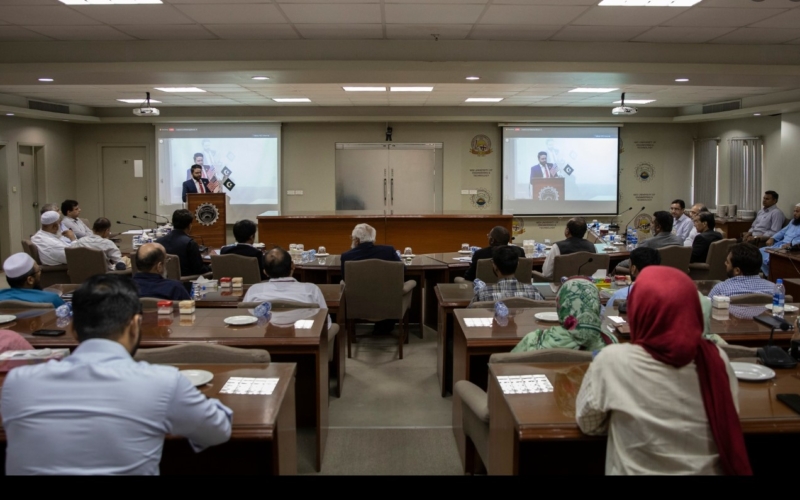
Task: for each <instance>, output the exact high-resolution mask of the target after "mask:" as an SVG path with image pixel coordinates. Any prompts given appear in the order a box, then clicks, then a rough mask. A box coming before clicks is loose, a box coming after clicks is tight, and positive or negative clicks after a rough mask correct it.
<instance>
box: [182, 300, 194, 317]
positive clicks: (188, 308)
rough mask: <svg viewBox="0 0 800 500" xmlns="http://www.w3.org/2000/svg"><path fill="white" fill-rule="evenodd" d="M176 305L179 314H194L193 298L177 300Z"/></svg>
mask: <svg viewBox="0 0 800 500" xmlns="http://www.w3.org/2000/svg"><path fill="white" fill-rule="evenodd" d="M178 307H179V308H180V313H181V314H194V301H193V300H182V301H180V302H178Z"/></svg>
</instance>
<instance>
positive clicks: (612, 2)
mask: <svg viewBox="0 0 800 500" xmlns="http://www.w3.org/2000/svg"><path fill="white" fill-rule="evenodd" d="M756 1H758V0H756ZM700 2H701V0H602V1H601V2H600V3H599V4H597V5H599V6H601V7H607V6H616V7H691V6H692V5H695V4H698V3H700Z"/></svg>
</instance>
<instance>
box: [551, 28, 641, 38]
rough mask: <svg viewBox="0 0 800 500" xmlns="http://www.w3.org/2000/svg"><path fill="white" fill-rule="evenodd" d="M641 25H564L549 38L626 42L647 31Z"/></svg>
mask: <svg viewBox="0 0 800 500" xmlns="http://www.w3.org/2000/svg"><path fill="white" fill-rule="evenodd" d="M648 29H649V28H648V27H646V26H645V27H642V26H564V28H563V29H562V30H561V31H559V32H558V33H556V34H555V35H554V36H553V37H552V38H551V40H561V41H568V42H626V41H628V40H630V39H632V38H635V37H636V36H638V35H640V34H642V33H644V32H645V31H647V30H648Z"/></svg>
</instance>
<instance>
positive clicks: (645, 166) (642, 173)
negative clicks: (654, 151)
mask: <svg viewBox="0 0 800 500" xmlns="http://www.w3.org/2000/svg"><path fill="white" fill-rule="evenodd" d="M655 176H656V169H655V168H653V165H651V164H650V163H647V162H646V161H645V162H642V163H640V164H638V165H636V178H637V179H639V182H650V181H651V180H653V177H655Z"/></svg>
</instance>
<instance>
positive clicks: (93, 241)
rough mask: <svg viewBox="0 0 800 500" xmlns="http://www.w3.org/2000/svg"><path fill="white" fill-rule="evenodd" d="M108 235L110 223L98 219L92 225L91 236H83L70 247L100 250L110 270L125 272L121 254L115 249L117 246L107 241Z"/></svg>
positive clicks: (125, 266)
mask: <svg viewBox="0 0 800 500" xmlns="http://www.w3.org/2000/svg"><path fill="white" fill-rule="evenodd" d="M110 235H111V221H110V220H108V219H106V218H105V217H100V218H99V219H97V220H96V221H94V224H93V225H92V234H90V235H88V236H84V237H83V238H81V239H79V240H78V241H76V242H75V243H73V245H72V246H73V247H82V248H92V249H95V250H100V251H102V252H103V253H104V254H105V255H106V263H107V264H108V268H109V269H110V270H112V271H113V270H115V269H119V270H125V269H126V268H127V265H126V264H125V262H124V261H123V258H122V253H121V252H120V251H119V248H117V245H115V244H114V242H113V241H111V240H109V239H108V237H109V236H110ZM119 264H121V266H120V265H119Z"/></svg>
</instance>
